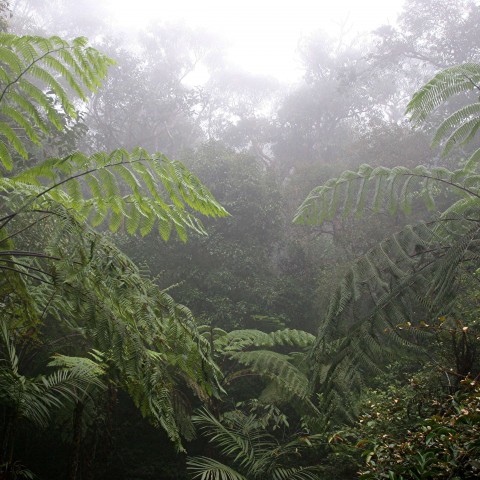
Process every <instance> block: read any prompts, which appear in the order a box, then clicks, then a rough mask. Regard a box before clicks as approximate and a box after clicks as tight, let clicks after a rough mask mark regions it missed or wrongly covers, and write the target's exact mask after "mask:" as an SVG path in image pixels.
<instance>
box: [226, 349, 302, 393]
mask: <svg viewBox="0 0 480 480" xmlns="http://www.w3.org/2000/svg"><path fill="white" fill-rule="evenodd" d="M227 355H228V357H229V358H231V359H232V360H235V361H237V362H239V363H240V364H242V365H245V366H247V367H248V368H250V369H251V370H252V371H253V372H255V373H257V374H258V375H260V376H262V377H264V378H267V379H269V380H272V381H274V382H275V383H277V384H278V385H280V386H281V387H282V389H283V390H286V391H288V392H290V393H291V394H293V395H295V396H297V397H299V398H301V399H303V398H305V397H306V396H307V394H308V379H307V377H306V375H305V374H303V373H302V372H300V370H298V368H296V367H295V366H293V365H292V364H291V363H290V358H289V356H288V355H282V354H280V353H277V352H272V351H270V350H255V351H246V352H228V353H227Z"/></svg>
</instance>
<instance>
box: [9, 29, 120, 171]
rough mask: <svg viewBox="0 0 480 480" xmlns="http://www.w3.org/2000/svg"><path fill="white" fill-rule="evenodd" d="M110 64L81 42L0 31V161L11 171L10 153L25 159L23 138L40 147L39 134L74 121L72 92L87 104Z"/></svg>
mask: <svg viewBox="0 0 480 480" xmlns="http://www.w3.org/2000/svg"><path fill="white" fill-rule="evenodd" d="M113 64H114V61H113V60H111V59H110V58H108V57H107V56H105V55H103V54H102V53H100V52H99V51H97V50H96V49H94V48H92V47H89V46H88V45H87V41H86V39H85V38H83V37H80V38H77V39H75V40H72V41H71V42H67V41H65V40H62V39H61V38H59V37H50V38H43V37H35V36H22V37H19V36H17V35H12V34H7V33H0V114H1V115H2V117H3V119H2V120H3V121H2V122H0V163H1V164H2V166H3V167H4V168H5V169H7V170H11V169H12V168H13V160H12V153H16V154H18V155H20V156H21V157H23V158H27V157H28V153H27V142H26V139H28V140H29V141H31V142H33V143H34V144H37V145H39V144H40V139H39V132H44V133H47V132H48V131H49V130H50V129H51V128H52V127H53V128H55V129H57V130H59V131H61V130H63V129H64V125H65V120H64V118H68V117H69V118H75V117H76V115H77V108H76V105H75V103H74V102H73V101H72V100H71V98H70V97H71V95H70V93H71V92H73V93H74V94H75V95H76V96H77V97H78V98H79V99H80V100H81V101H86V100H87V98H88V93H89V92H95V91H96V90H97V89H98V88H99V87H100V86H101V85H102V81H103V79H104V78H105V76H106V75H107V70H108V67H109V66H111V65H113Z"/></svg>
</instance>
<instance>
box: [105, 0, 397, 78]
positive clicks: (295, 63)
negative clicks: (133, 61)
mask: <svg viewBox="0 0 480 480" xmlns="http://www.w3.org/2000/svg"><path fill="white" fill-rule="evenodd" d="M400 6H401V1H400V0H395V1H390V2H381V1H377V0H369V1H364V2H361V3H359V2H356V1H351V0H350V1H346V0H342V1H340V2H319V1H312V0H300V1H298V2H274V1H271V0H268V1H261V2H258V1H253V0H248V1H245V2H241V3H236V2H221V1H212V0H209V1H206V2H195V1H184V0H183V1H179V2H174V3H169V2H156V1H147V0H143V1H140V2H136V4H135V8H134V9H132V7H131V2H128V1H112V2H110V6H109V10H108V11H109V15H111V18H112V22H113V23H114V24H115V25H116V26H118V28H119V29H121V30H122V31H124V32H125V31H128V30H129V29H132V28H138V29H141V28H144V27H145V26H146V25H148V24H149V23H150V22H152V21H161V22H168V23H182V24H184V25H186V26H188V27H193V28H201V29H204V30H206V31H208V32H211V33H214V34H215V35H218V36H219V37H220V38H221V39H222V41H223V42H224V43H225V44H226V45H227V46H228V47H227V50H228V57H229V59H230V61H232V62H233V63H235V64H237V65H238V66H239V67H240V68H244V69H246V70H248V71H250V72H253V73H260V74H266V75H272V76H274V77H276V78H278V79H279V80H282V81H294V80H298V79H299V78H300V77H301V70H302V69H301V64H300V60H299V58H298V57H299V55H298V45H299V43H300V42H301V41H302V40H304V39H305V38H306V37H309V36H310V35H312V34H313V33H314V32H316V31H318V30H323V31H326V32H328V33H329V34H332V35H339V34H342V35H345V36H346V37H348V38H349V39H352V38H354V37H356V36H359V35H362V34H366V33H367V32H369V31H371V30H373V29H374V28H376V27H378V26H380V25H383V24H390V23H392V22H394V21H395V19H396V16H397V14H398V13H399V11H400Z"/></svg>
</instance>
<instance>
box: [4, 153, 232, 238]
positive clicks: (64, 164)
mask: <svg viewBox="0 0 480 480" xmlns="http://www.w3.org/2000/svg"><path fill="white" fill-rule="evenodd" d="M139 165H143V167H142V168H139ZM178 165H179V164H178V162H176V161H171V160H168V159H167V158H166V157H165V156H164V155H161V154H157V155H149V154H147V153H146V152H144V151H138V150H137V151H134V152H132V153H131V154H129V153H128V152H126V151H125V150H116V151H113V152H112V153H111V154H106V153H101V154H100V153H97V154H94V155H92V156H91V157H87V156H85V155H83V154H80V153H75V154H72V155H70V156H68V157H65V158H61V159H48V160H46V161H44V162H42V163H40V164H38V165H36V166H35V167H32V168H30V169H25V170H24V171H23V172H21V173H20V174H18V175H16V176H15V177H13V178H11V179H10V180H9V182H10V183H9V185H10V188H12V190H13V189H15V191H16V192H17V193H18V194H21V193H22V192H23V194H24V196H25V203H24V205H23V206H21V207H20V209H21V210H23V209H25V208H27V207H28V208H35V204H37V206H38V204H40V205H41V203H42V202H48V201H49V200H54V201H56V202H59V203H61V204H62V205H63V206H64V207H65V208H67V209H71V210H72V211H75V212H77V214H78V218H79V219H82V218H83V217H82V213H83V212H85V211H87V212H91V211H93V212H94V214H93V216H92V217H91V221H92V224H93V225H95V226H97V225H101V224H102V223H103V222H104V221H106V220H107V219H108V220H109V226H110V229H111V230H113V231H116V230H118V228H120V226H121V225H122V224H123V221H124V219H126V222H127V231H128V233H130V234H134V233H136V232H137V231H139V232H140V233H141V234H142V235H146V234H148V233H150V232H151V231H152V229H153V228H154V226H155V223H158V228H159V231H160V233H161V236H162V238H164V239H168V238H169V236H170V232H171V231H172V229H173V228H175V230H176V232H177V234H178V236H179V238H180V239H181V240H186V232H187V231H188V230H191V231H195V232H197V233H200V234H205V231H204V229H203V226H202V224H201V223H200V221H199V220H198V219H197V218H195V217H194V216H193V215H192V214H191V213H190V212H189V210H188V209H187V207H190V208H192V209H193V210H195V211H197V212H199V213H202V214H204V215H207V216H211V217H223V216H226V215H228V214H227V212H226V211H225V209H224V208H223V207H222V206H221V205H220V204H219V203H218V202H217V201H216V200H215V199H214V197H213V196H212V194H211V193H210V192H209V191H208V190H207V189H206V188H205V187H204V186H203V185H202V184H201V183H200V181H199V180H198V179H197V178H196V177H195V176H194V175H192V174H191V172H189V171H188V170H187V169H185V168H184V167H182V168H178ZM173 167H175V168H173ZM172 172H173V173H172ZM169 173H172V174H173V175H174V176H173V177H169V176H168V175H169ZM180 175H182V176H181V177H180ZM65 176H67V178H65ZM44 179H48V180H49V181H50V182H51V184H50V186H46V187H44V186H42V183H41V182H42V181H43V180H44ZM84 184H86V185H88V187H89V188H88V190H86V189H84V188H82V185H84ZM165 184H168V185H169V190H168V191H165V190H162V186H163V185H165ZM178 184H181V189H180V190H179V189H178V188H177V185H178ZM100 185H101V186H100ZM127 189H129V190H130V191H129V192H128V190H127ZM187 189H188V192H189V193H188V196H186V195H185V193H184V192H185V191H186V190H187ZM148 192H153V194H151V195H150V196H149V194H148ZM195 192H197V193H198V199H195V198H194V197H195ZM172 197H174V198H175V205H172V204H171V203H170V202H171V200H172Z"/></svg>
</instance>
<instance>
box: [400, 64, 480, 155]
mask: <svg viewBox="0 0 480 480" xmlns="http://www.w3.org/2000/svg"><path fill="white" fill-rule="evenodd" d="M472 90H474V91H476V92H477V95H478V93H479V92H480V65H479V64H475V63H467V64H463V65H456V66H454V67H451V68H447V69H446V70H443V71H441V72H440V73H438V74H437V75H435V77H433V78H432V80H430V81H429V82H428V83H427V84H425V85H424V86H423V87H422V88H421V89H420V90H419V91H418V92H416V93H415V95H414V96H413V97H412V100H411V101H410V103H409V104H408V106H407V111H406V113H407V115H410V118H411V120H412V121H413V122H414V123H421V122H423V121H424V120H425V119H426V118H427V117H428V115H430V113H431V112H432V111H433V110H435V109H436V108H437V107H438V106H440V105H441V104H443V103H444V102H445V101H447V100H448V99H449V98H450V97H452V96H454V95H457V94H459V93H464V92H468V91H472ZM479 128H480V103H479V102H475V103H472V104H469V105H467V106H465V107H462V108H460V109H459V110H457V111H455V112H454V113H453V114H451V115H450V116H449V117H448V118H446V119H445V120H444V121H443V122H442V124H441V125H440V126H439V127H438V129H437V131H436V134H435V137H434V139H433V142H432V143H433V146H438V145H439V144H440V143H442V142H445V145H444V148H443V155H447V154H448V153H449V152H450V151H451V150H452V148H454V147H455V146H459V145H464V144H466V143H468V142H469V141H470V140H472V138H473V137H474V136H475V134H476V133H477V131H478V129H479Z"/></svg>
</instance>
